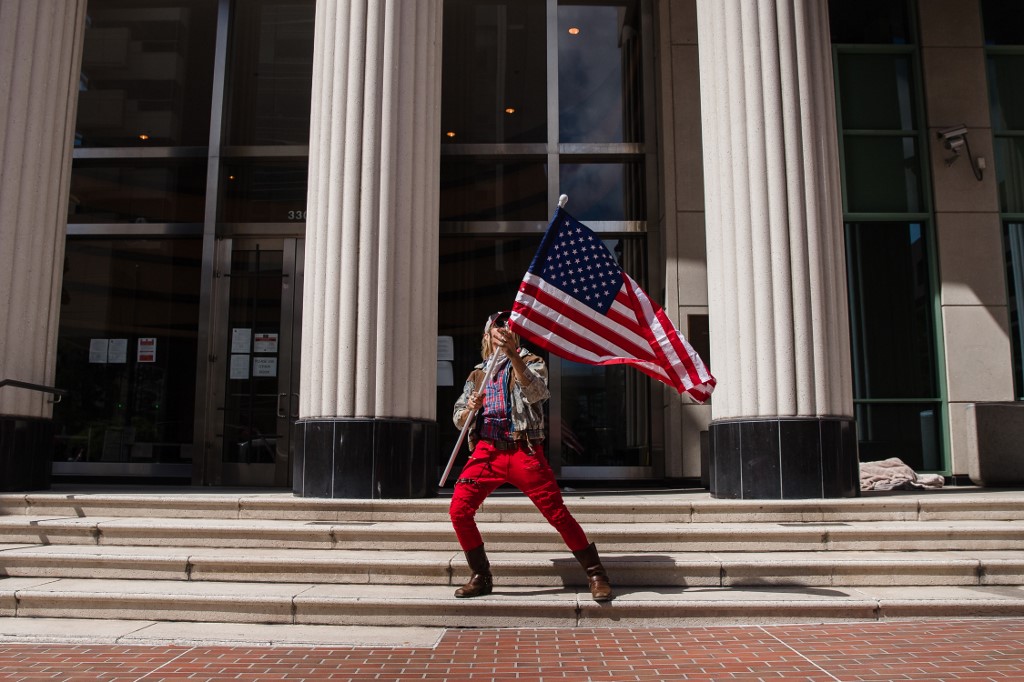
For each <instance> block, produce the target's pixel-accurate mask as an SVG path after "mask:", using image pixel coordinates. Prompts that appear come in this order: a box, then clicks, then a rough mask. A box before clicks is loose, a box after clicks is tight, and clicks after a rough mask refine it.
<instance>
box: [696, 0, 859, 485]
mask: <svg viewBox="0 0 1024 682" xmlns="http://www.w3.org/2000/svg"><path fill="white" fill-rule="evenodd" d="M697 8H698V21H699V46H700V73H701V107H702V123H703V136H704V167H705V195H706V196H705V200H706V207H707V216H706V219H707V248H708V277H709V307H710V314H711V344H712V348H711V358H712V364H713V366H714V371H715V376H716V377H717V378H718V382H719V383H718V388H717V389H716V390H715V395H714V399H713V406H712V424H711V433H710V436H711V489H712V494H714V495H715V496H716V497H731V498H735V497H740V498H795V497H805V498H806V497H812V498H813V497H847V496H855V495H857V494H858V490H859V488H858V471H857V447H856V445H857V441H856V432H855V427H854V421H853V401H852V396H853V391H852V380H851V368H850V341H849V338H850V337H849V329H848V324H849V322H848V317H847V298H846V269H845V256H844V244H843V223H842V206H841V199H840V197H841V195H840V181H839V160H838V151H837V138H836V135H837V133H836V122H835V121H836V119H835V98H834V89H833V81H832V66H831V64H832V58H831V47H830V43H829V26H828V8H827V2H826V0H758V1H757V2H753V1H752V0H698V3H697Z"/></svg>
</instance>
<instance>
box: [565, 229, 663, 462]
mask: <svg viewBox="0 0 1024 682" xmlns="http://www.w3.org/2000/svg"><path fill="white" fill-rule="evenodd" d="M602 243H603V244H604V245H605V246H606V247H607V248H608V250H609V251H610V252H611V253H612V254H613V255H614V256H615V260H616V262H618V264H619V265H621V266H622V268H623V269H624V270H625V271H626V272H628V273H629V274H630V275H631V276H632V277H633V278H634V279H636V280H637V281H638V282H643V281H644V279H645V277H646V270H647V268H646V248H645V246H644V242H643V240H642V239H604V240H602ZM561 365H562V375H561V378H562V395H561V437H562V466H564V467H565V466H568V467H575V466H633V467H644V466H651V460H650V448H649V445H650V428H649V424H650V419H649V414H648V410H649V404H650V403H649V400H648V396H649V394H650V380H649V379H648V378H647V377H646V375H644V374H642V373H640V372H638V371H637V370H636V369H633V368H629V367H625V366H619V365H610V366H594V365H583V364H579V363H576V362H570V361H568V360H563V361H562V363H561Z"/></svg>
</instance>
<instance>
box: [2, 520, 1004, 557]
mask: <svg viewBox="0 0 1024 682" xmlns="http://www.w3.org/2000/svg"><path fill="white" fill-rule="evenodd" d="M540 518H541V517H540V515H539V514H535V516H534V521H532V522H518V523H508V522H501V523H496V522H485V523H480V524H479V526H480V530H481V533H482V534H483V537H484V541H485V542H486V543H487V546H488V548H489V549H492V550H494V551H538V550H540V551H563V549H564V547H563V544H562V539H561V537H560V536H559V535H558V534H557V533H556V532H555V531H554V529H553V528H552V527H551V526H550V525H548V524H547V523H546V522H544V521H543V520H540V521H538V519H540ZM585 529H586V531H587V534H588V536H589V537H590V538H591V539H592V540H593V541H594V542H597V543H598V544H599V546H600V547H601V548H602V549H603V550H604V551H606V552H640V553H652V552H670V553H671V552H692V551H700V552H729V551H748V552H765V551H826V550H846V551H866V550H905V551H959V550H982V549H988V550H999V549H1021V548H1024V520H1014V521H999V520H994V521H991V520H989V521H984V520H935V521H849V522H784V523H774V522H758V523H722V522H718V523H712V522H708V523H672V522H661V523H656V522H644V523H599V524H595V523H591V524H585ZM0 543H7V544H11V543H13V544H39V545H48V544H85V545H136V546H165V545H172V546H182V547H235V548H242V547H253V548H285V549H351V550H395V551H409V550H416V551H425V550H437V551H454V550H458V545H457V543H456V541H455V535H454V532H453V531H452V528H451V524H450V523H449V522H447V521H444V522H411V521H379V522H373V521H352V522H328V521H282V520H272V519H271V520H267V519H200V518H195V519H170V518H159V517H151V518H127V517H125V518H117V517H111V518H103V517H85V518H61V517H33V516H3V517H0Z"/></svg>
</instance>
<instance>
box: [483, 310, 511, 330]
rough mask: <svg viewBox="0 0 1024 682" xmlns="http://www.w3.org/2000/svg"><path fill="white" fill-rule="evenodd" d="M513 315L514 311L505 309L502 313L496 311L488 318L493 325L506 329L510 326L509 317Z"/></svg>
mask: <svg viewBox="0 0 1024 682" xmlns="http://www.w3.org/2000/svg"><path fill="white" fill-rule="evenodd" d="M510 317H512V312H511V311H508V310H505V311H502V312H500V313H494V314H493V315H491V316H490V317H489V318H488V322H490V326H491V327H497V328H498V329H504V328H505V327H507V326H508V319H509V318H510Z"/></svg>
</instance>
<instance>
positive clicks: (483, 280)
mask: <svg viewBox="0 0 1024 682" xmlns="http://www.w3.org/2000/svg"><path fill="white" fill-rule="evenodd" d="M540 239H541V235H540V234H533V235H517V236H509V237H482V236H473V237H468V238H467V237H465V236H462V235H452V236H442V237H441V242H440V266H439V267H440V269H439V272H438V310H437V312H438V322H437V328H438V332H437V333H438V334H439V335H441V336H450V337H451V338H452V346H453V349H454V355H453V357H454V359H453V360H452V361H450V362H451V367H450V368H449V367H447V366H445V369H450V370H451V377H452V383H451V385H441V382H439V385H438V389H437V419H438V423H439V424H440V428H439V441H438V451H439V453H442V454H441V456H442V457H443V458H447V457H448V456H449V454H450V453H451V451H452V448H454V447H455V443H456V441H457V439H458V437H459V432H458V431H457V430H456V429H455V427H454V426H451V423H452V422H451V413H452V408H453V407H454V406H455V401H456V400H457V399H458V397H459V396H460V395H461V394H462V387H463V385H464V384H465V381H466V377H467V376H469V373H470V371H471V370H472V369H473V367H474V365H476V364H477V363H478V362H480V361H481V357H480V340H481V337H482V336H483V331H484V323H485V322H486V321H487V317H488V316H489V315H490V314H491V313H494V312H497V311H499V310H509V309H510V308H511V307H512V302H513V301H514V300H515V297H516V293H517V292H518V291H519V284H520V282H522V279H523V275H524V274H525V273H526V269H527V268H528V267H529V266H530V261H532V260H533V256H534V254H535V253H536V252H537V248H538V247H539V246H540ZM531 350H532V351H534V352H535V353H537V354H538V355H540V356H541V357H543V358H544V359H545V360H547V359H548V354H547V353H546V352H543V351H541V350H540V349H537V348H531ZM446 362H447V361H446ZM467 453H468V450H466V449H464V450H463V452H462V453H461V456H462V457H463V460H462V461H464V458H465V456H466V454H467ZM460 466H461V464H460Z"/></svg>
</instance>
